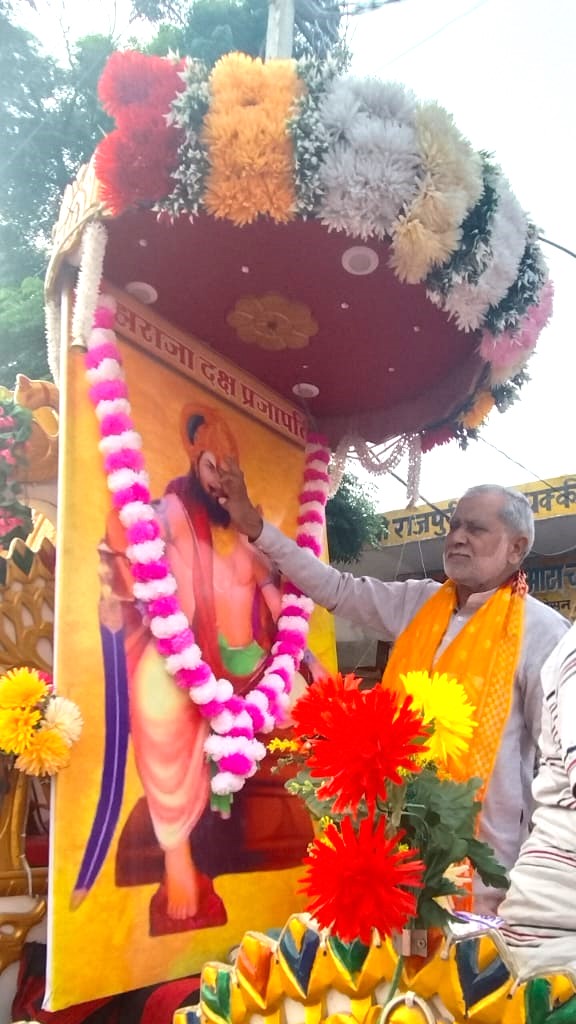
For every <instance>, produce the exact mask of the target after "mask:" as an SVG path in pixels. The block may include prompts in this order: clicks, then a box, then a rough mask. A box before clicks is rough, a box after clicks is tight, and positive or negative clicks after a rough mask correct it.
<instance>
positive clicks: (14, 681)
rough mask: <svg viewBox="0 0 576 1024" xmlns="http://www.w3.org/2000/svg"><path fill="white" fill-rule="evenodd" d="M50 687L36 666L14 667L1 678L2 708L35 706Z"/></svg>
mask: <svg viewBox="0 0 576 1024" xmlns="http://www.w3.org/2000/svg"><path fill="white" fill-rule="evenodd" d="M47 693H48V687H47V685H46V683H45V682H44V680H43V679H41V678H40V676H39V675H38V672H37V671H36V669H34V668H13V669H11V670H10V672H7V673H6V675H4V676H2V678H1V679H0V708H33V707H34V706H35V705H36V704H39V703H40V701H41V700H43V699H44V697H46V695H47Z"/></svg>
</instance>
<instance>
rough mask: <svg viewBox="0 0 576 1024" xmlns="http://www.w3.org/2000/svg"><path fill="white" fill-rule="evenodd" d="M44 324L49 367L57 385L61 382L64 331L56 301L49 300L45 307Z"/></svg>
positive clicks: (58, 305)
mask: <svg viewBox="0 0 576 1024" xmlns="http://www.w3.org/2000/svg"><path fill="white" fill-rule="evenodd" d="M44 323H45V331H46V351H47V355H48V366H49V368H50V373H51V374H52V379H53V381H54V383H55V384H58V382H59V380H60V345H61V331H62V314H61V311H60V304H59V303H58V302H56V299H48V301H47V302H46V304H45V306H44Z"/></svg>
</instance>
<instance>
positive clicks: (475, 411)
mask: <svg viewBox="0 0 576 1024" xmlns="http://www.w3.org/2000/svg"><path fill="white" fill-rule="evenodd" d="M494 405H495V399H494V396H493V395H492V394H490V392H489V391H481V392H480V394H479V395H478V398H477V399H476V401H475V402H474V405H473V406H472V408H471V409H469V410H468V412H467V413H465V414H464V415H463V416H462V420H461V422H462V425H463V426H464V427H468V428H469V429H473V428H474V427H479V426H481V424H482V423H483V422H484V420H485V419H486V417H487V415H488V413H490V412H491V411H492V409H493V408H494Z"/></svg>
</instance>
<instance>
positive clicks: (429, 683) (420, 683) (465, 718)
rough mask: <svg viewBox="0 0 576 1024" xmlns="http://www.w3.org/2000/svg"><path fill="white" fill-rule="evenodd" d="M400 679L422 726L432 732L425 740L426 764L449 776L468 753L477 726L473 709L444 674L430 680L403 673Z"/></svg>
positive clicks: (419, 674) (420, 674) (455, 682)
mask: <svg viewBox="0 0 576 1024" xmlns="http://www.w3.org/2000/svg"><path fill="white" fill-rule="evenodd" d="M400 679H401V680H402V684H403V686H404V690H405V691H406V694H407V696H409V697H411V698H412V706H413V707H414V709H415V710H417V711H419V712H420V713H421V715H422V718H423V720H424V724H425V725H429V726H431V727H432V728H433V732H432V735H431V736H430V739H429V740H427V747H428V749H427V751H426V754H425V757H426V760H428V761H434V762H435V763H436V764H437V765H438V767H439V768H444V769H445V770H446V771H448V772H450V770H451V769H453V768H456V767H457V766H458V761H459V759H460V758H461V757H462V756H463V754H465V753H466V752H467V750H468V747H469V745H470V742H469V741H470V739H471V738H472V735H473V732H474V729H475V728H476V725H477V722H475V721H474V719H473V717H472V716H473V714H474V712H475V710H476V708H475V707H473V706H472V704H470V703H469V701H468V698H467V696H466V692H465V690H464V687H463V686H461V685H460V683H459V682H458V680H457V679H454V678H453V677H451V676H449V675H448V674H447V673H446V672H443V673H442V674H440V673H438V672H435V673H434V675H433V676H430V675H429V673H428V672H407V673H406V674H405V675H401V676H400Z"/></svg>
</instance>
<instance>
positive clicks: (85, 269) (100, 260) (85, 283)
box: [72, 220, 108, 346]
mask: <svg viewBox="0 0 576 1024" xmlns="http://www.w3.org/2000/svg"><path fill="white" fill-rule="evenodd" d="M107 241H108V232H107V231H106V228H105V227H104V225H103V224H102V222H101V221H98V220H95V221H91V222H90V224H87V225H86V227H85V228H84V231H83V233H82V248H81V254H80V270H79V272H78V282H77V284H76V301H75V303H74V312H73V314H72V338H73V340H74V341H76V342H80V343H81V344H82V345H84V346H86V345H87V344H88V338H89V337H90V333H91V331H92V323H93V320H94V313H95V312H96V306H97V305H98V297H99V294H100V282H101V281H102V271H103V269H104V256H105V254H106V243H107Z"/></svg>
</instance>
